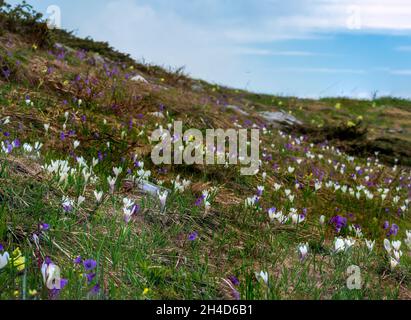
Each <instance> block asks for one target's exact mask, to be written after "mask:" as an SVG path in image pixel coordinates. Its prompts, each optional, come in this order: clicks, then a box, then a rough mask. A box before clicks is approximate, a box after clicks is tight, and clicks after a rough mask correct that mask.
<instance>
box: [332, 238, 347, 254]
mask: <svg viewBox="0 0 411 320" xmlns="http://www.w3.org/2000/svg"><path fill="white" fill-rule="evenodd" d="M334 251H335V252H336V253H340V252H342V251H345V241H344V239H342V238H336V239H335V242H334Z"/></svg>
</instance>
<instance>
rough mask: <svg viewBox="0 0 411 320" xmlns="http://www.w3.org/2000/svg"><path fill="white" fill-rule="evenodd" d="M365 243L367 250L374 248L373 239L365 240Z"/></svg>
mask: <svg viewBox="0 0 411 320" xmlns="http://www.w3.org/2000/svg"><path fill="white" fill-rule="evenodd" d="M365 244H366V246H367V248H368V250H370V252H372V251H373V250H374V246H375V240H374V241H370V240H365Z"/></svg>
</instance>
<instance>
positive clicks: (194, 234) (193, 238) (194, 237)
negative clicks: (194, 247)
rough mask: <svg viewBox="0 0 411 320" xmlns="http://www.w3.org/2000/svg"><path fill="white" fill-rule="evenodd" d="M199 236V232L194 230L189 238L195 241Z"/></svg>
mask: <svg viewBox="0 0 411 320" xmlns="http://www.w3.org/2000/svg"><path fill="white" fill-rule="evenodd" d="M197 238H198V233H197V232H192V233H190V234H189V235H188V240H189V241H195V240H197Z"/></svg>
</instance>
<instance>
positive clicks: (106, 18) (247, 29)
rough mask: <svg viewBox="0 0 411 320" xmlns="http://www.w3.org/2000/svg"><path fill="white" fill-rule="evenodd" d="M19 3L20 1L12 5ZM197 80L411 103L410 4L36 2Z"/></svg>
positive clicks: (81, 28)
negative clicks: (405, 99) (53, 7)
mask: <svg viewBox="0 0 411 320" xmlns="http://www.w3.org/2000/svg"><path fill="white" fill-rule="evenodd" d="M8 2H9V3H12V4H13V3H17V2H19V1H10V0H9V1H8ZM28 2H29V3H30V4H32V5H33V6H34V7H35V9H37V10H38V11H41V12H43V13H44V14H45V15H46V16H48V14H47V8H48V7H49V6H50V5H57V6H58V7H59V8H60V10H61V21H62V26H63V28H66V29H69V30H75V33H76V34H77V35H79V36H91V37H92V38H94V39H96V40H104V41H108V42H110V44H111V45H113V46H114V47H116V48H117V49H119V50H121V51H124V52H127V53H130V54H131V55H132V56H133V57H135V58H137V59H139V60H141V59H144V60H145V61H147V62H152V63H155V64H159V65H164V66H173V67H179V66H185V67H186V71H187V72H188V73H189V74H190V75H192V76H194V77H197V78H202V79H205V80H208V81H211V82H215V83H220V84H225V85H229V86H232V87H237V88H241V89H249V90H252V91H256V92H265V93H271V94H280V95H296V96H300V97H322V96H341V95H344V96H351V97H358V98H368V97H370V96H371V95H372V93H374V92H378V94H379V95H394V96H401V97H411V85H410V84H411V1H410V0H338V1H337V0H287V1H283V0H281V1H280V0H258V1H256V0H86V1H84V0H82V1H81V0H71V1H67V0H65V1H63V0H29V1H28Z"/></svg>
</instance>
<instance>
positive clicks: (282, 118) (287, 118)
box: [259, 111, 302, 125]
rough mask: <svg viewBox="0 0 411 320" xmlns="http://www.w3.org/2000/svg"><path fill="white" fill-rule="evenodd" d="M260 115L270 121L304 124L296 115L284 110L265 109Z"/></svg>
mask: <svg viewBox="0 0 411 320" xmlns="http://www.w3.org/2000/svg"><path fill="white" fill-rule="evenodd" d="M259 115H260V116H261V117H262V118H264V119H265V120H266V121H269V122H276V123H285V124H288V125H295V124H298V125H301V124H302V122H301V121H300V120H298V119H297V118H296V117H294V116H293V115H291V114H289V113H286V112H284V111H278V112H270V111H264V112H260V113H259Z"/></svg>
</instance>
